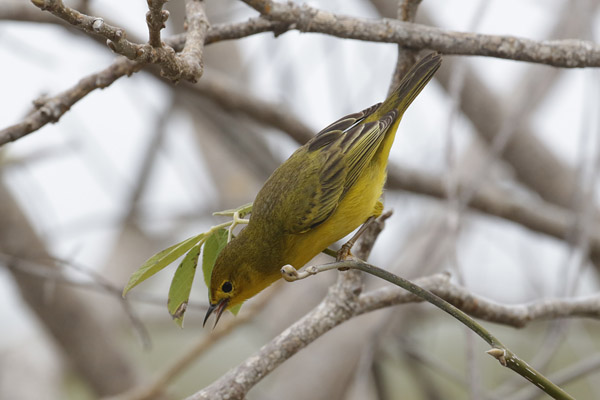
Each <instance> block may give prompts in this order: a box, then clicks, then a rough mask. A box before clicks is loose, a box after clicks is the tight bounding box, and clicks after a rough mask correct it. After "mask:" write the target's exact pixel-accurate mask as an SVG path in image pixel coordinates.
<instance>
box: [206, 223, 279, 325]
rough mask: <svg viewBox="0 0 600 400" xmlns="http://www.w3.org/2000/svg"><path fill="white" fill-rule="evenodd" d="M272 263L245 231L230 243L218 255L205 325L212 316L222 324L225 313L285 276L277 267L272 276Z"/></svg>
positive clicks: (211, 279) (211, 282) (211, 280)
mask: <svg viewBox="0 0 600 400" xmlns="http://www.w3.org/2000/svg"><path fill="white" fill-rule="evenodd" d="M271 263H272V261H271V260H269V259H268V257H266V256H265V254H264V252H262V253H261V252H260V251H259V249H257V248H256V247H255V246H252V245H251V244H250V243H248V240H245V238H244V235H243V232H242V234H240V236H238V237H237V238H236V239H234V240H232V241H231V242H229V243H228V244H227V245H226V246H225V248H224V249H223V250H222V251H221V253H220V254H219V255H218V256H217V259H216V261H215V266H214V268H213V270H212V274H211V278H210V285H209V287H210V290H209V294H208V301H209V303H210V304H209V306H208V311H207V313H206V316H205V317H204V324H206V321H207V320H208V317H210V315H211V314H213V313H214V314H215V316H216V321H215V326H216V325H217V322H218V321H219V318H221V315H222V314H223V312H225V310H228V309H231V307H234V306H236V305H238V304H242V303H243V302H244V301H246V300H247V299H249V298H250V297H252V296H254V295H256V294H257V293H258V292H260V291H261V290H263V289H264V288H266V287H267V286H269V285H270V284H271V283H273V282H275V281H276V280H277V279H279V278H280V277H281V275H280V274H279V270H278V268H277V266H276V267H275V269H273V268H271V269H270V270H273V271H275V272H276V273H275V274H273V273H268V272H266V271H265V268H264V266H265V265H270V264H271Z"/></svg>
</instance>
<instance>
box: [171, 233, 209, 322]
mask: <svg viewBox="0 0 600 400" xmlns="http://www.w3.org/2000/svg"><path fill="white" fill-rule="evenodd" d="M200 247H202V243H200V244H197V245H196V246H194V247H192V249H191V250H190V251H189V252H188V253H187V254H186V255H185V257H184V258H183V260H182V261H181V264H179V267H177V271H175V275H174V276H173V280H172V281H171V287H170V288H169V301H168V302H167V308H168V309H169V314H171V317H173V319H174V320H175V322H176V323H177V325H179V327H180V328H182V327H183V315H184V313H185V310H186V309H187V305H188V301H189V299H190V292H191V290H192V283H193V282H194V275H195V274H196V267H197V266H198V258H199V256H200Z"/></svg>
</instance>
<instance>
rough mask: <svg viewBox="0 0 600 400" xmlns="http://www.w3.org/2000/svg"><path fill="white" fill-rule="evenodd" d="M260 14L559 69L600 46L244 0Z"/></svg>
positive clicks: (585, 60) (297, 24) (324, 29)
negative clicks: (490, 33) (360, 16)
mask: <svg viewBox="0 0 600 400" xmlns="http://www.w3.org/2000/svg"><path fill="white" fill-rule="evenodd" d="M245 2H246V3H248V4H250V5H251V6H252V7H254V8H256V9H257V10H258V11H259V12H261V13H262V14H263V16H264V17H265V18H268V19H270V20H272V21H279V22H281V23H284V24H286V29H287V30H292V29H296V30H299V31H301V32H318V33H324V34H328V35H332V36H337V37H341V38H346V39H356V40H365V41H371V42H387V43H398V44H400V45H402V46H404V47H410V48H415V49H431V50H437V51H439V52H441V53H444V54H456V55H473V56H486V57H497V58H505V59H510V60H517V61H528V62H534V63H540V64H547V65H552V66H555V67H563V68H581V67H598V66H600V45H597V44H596V43H594V42H590V41H584V40H574V39H567V40H544V41H535V40H531V39H525V38H519V37H514V36H499V35H484V34H476V33H467V32H456V31H450V30H445V29H440V28H434V27H430V26H425V25H419V24H413V23H408V22H403V21H398V20H391V19H386V18H384V19H381V20H373V19H365V18H355V17H348V16H345V15H338V14H334V13H331V12H329V11H324V10H319V9H316V8H313V7H310V6H308V5H302V6H300V5H297V4H295V3H291V2H287V3H276V2H270V1H269V2H267V1H250V0H245Z"/></svg>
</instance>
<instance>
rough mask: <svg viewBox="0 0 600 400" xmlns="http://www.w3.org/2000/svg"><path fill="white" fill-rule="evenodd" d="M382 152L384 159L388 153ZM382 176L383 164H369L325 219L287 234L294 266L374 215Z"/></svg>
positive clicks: (287, 255) (308, 259)
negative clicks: (319, 223)
mask: <svg viewBox="0 0 600 400" xmlns="http://www.w3.org/2000/svg"><path fill="white" fill-rule="evenodd" d="M385 156H386V159H387V154H385ZM386 161H387V160H386ZM385 178H386V171H385V164H383V166H382V165H381V164H380V163H378V162H375V163H373V164H371V167H370V168H367V169H366V170H365V172H364V173H363V174H362V175H361V176H360V177H359V178H358V180H357V181H356V182H355V184H354V185H353V187H352V188H350V190H349V191H348V193H346V195H345V196H344V198H343V199H342V201H341V202H340V204H339V205H338V207H337V209H336V211H335V212H334V213H333V214H332V215H331V216H330V217H329V218H328V219H327V220H326V221H325V222H323V223H322V224H321V225H319V226H317V227H315V228H313V229H311V230H310V231H308V232H305V233H301V234H298V235H291V236H290V238H289V239H288V240H289V242H288V243H289V246H288V247H287V248H288V249H289V250H288V254H286V256H285V259H286V262H287V263H289V264H291V265H292V266H294V267H295V268H301V267H302V266H303V265H304V264H306V263H307V262H308V261H310V260H311V259H312V258H313V257H315V256H316V255H317V254H319V253H320V252H321V251H323V250H324V249H325V248H326V247H327V246H329V245H330V244H332V243H334V242H336V241H338V240H340V239H342V238H343V237H344V236H346V235H348V234H349V233H350V232H352V231H353V230H354V229H356V228H357V227H359V226H360V225H361V224H363V223H364V222H365V221H366V220H367V219H368V218H369V217H371V216H373V215H375V214H376V212H377V210H376V205H377V202H378V201H379V199H380V198H381V194H382V190H383V185H384V183H385ZM379 211H380V210H379Z"/></svg>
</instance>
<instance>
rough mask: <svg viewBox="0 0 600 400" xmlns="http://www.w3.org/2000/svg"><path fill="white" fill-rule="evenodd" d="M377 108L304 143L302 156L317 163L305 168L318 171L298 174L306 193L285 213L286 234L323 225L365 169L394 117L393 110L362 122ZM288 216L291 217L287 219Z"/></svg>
mask: <svg viewBox="0 0 600 400" xmlns="http://www.w3.org/2000/svg"><path fill="white" fill-rule="evenodd" d="M378 107H379V105H378V104H377V105H375V106H373V107H370V108H368V109H366V110H364V111H362V112H360V113H355V114H351V115H349V116H347V117H344V118H342V119H340V120H339V121H336V122H334V123H333V124H331V125H330V126H328V127H327V128H325V129H324V130H322V131H321V132H320V133H319V134H318V135H317V136H315V138H314V139H312V140H311V141H310V142H309V143H307V144H306V146H305V153H304V154H303V157H305V159H306V160H309V159H313V160H314V159H315V158H316V159H318V160H319V162H318V163H316V162H314V161H313V162H307V164H306V165H311V166H313V165H318V168H312V169H311V168H306V169H302V168H301V170H300V171H298V174H299V179H300V181H301V182H303V184H302V185H300V186H302V187H304V189H300V190H307V188H308V190H310V192H309V193H306V192H305V193H304V196H297V198H302V199H306V200H307V201H304V202H303V203H304V204H297V203H296V204H295V206H294V208H293V209H292V210H288V212H287V215H288V219H287V220H288V221H290V225H289V226H287V227H286V230H287V231H288V232H290V233H301V232H305V231H308V230H310V229H312V228H314V227H316V226H318V225H319V224H321V223H323V222H325V221H326V220H327V218H329V216H331V215H332V214H333V212H334V211H335V210H336V208H337V206H338V204H339V203H340V201H341V200H342V199H343V197H344V195H345V194H346V192H347V191H348V190H349V189H350V188H351V187H352V185H353V184H354V183H355V182H356V180H357V179H358V177H359V176H360V175H361V173H362V172H363V171H364V170H365V168H366V167H367V165H368V164H369V162H370V161H371V160H372V158H373V155H374V154H375V152H376V151H377V149H378V148H379V146H380V145H381V142H382V141H383V138H384V137H385V134H386V132H387V131H388V129H389V128H390V126H391V125H392V124H393V122H394V121H395V119H396V118H397V117H398V113H397V111H395V110H394V111H390V112H389V113H387V114H385V115H384V116H383V117H382V118H380V119H379V120H377V121H373V122H368V123H364V122H362V121H363V120H364V119H365V118H366V117H367V116H368V115H370V114H372V113H373V112H374V111H375V110H376V109H377V108H378ZM290 214H292V215H291V217H292V218H289V217H290Z"/></svg>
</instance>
